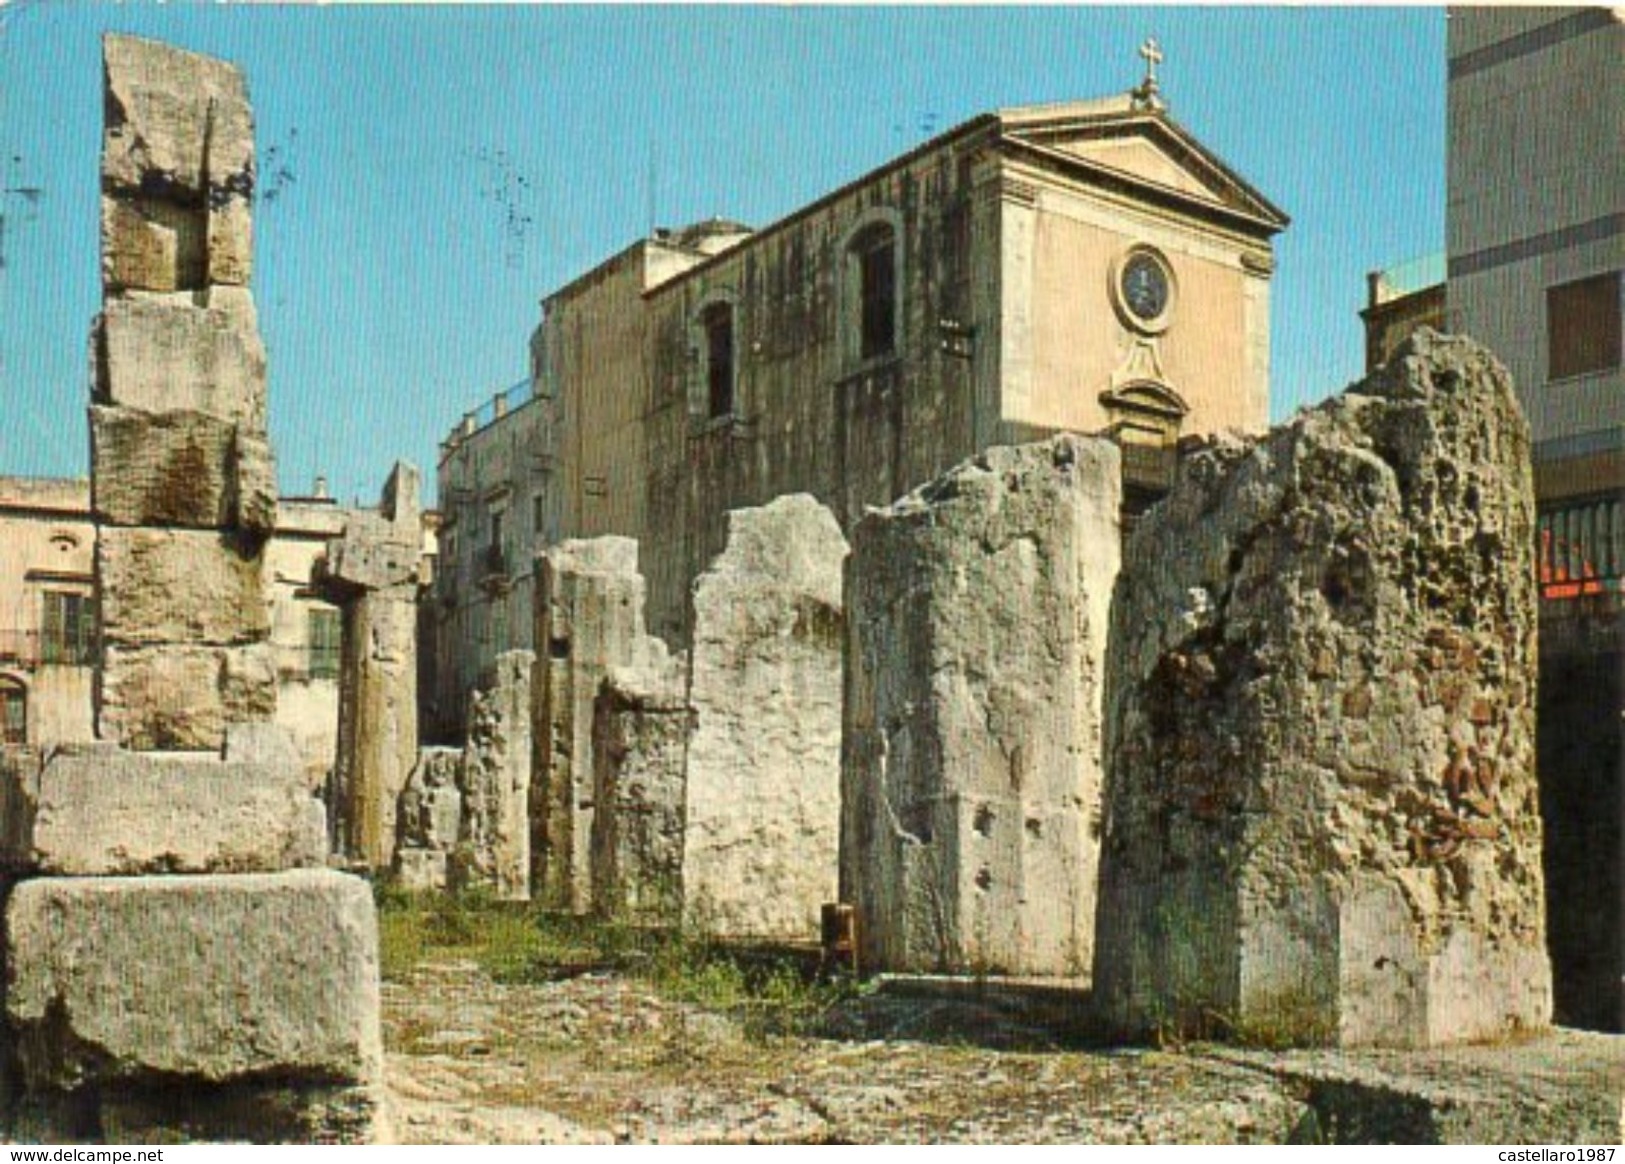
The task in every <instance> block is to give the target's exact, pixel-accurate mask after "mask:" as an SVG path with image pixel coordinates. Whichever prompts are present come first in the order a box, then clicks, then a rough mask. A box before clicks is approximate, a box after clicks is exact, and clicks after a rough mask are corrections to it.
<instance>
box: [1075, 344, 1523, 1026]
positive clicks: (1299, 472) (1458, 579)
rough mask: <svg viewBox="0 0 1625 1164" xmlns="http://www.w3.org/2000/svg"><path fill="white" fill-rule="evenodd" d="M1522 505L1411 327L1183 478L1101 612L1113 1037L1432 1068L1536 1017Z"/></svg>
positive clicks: (1504, 405)
mask: <svg viewBox="0 0 1625 1164" xmlns="http://www.w3.org/2000/svg"><path fill="white" fill-rule="evenodd" d="M1534 545H1535V537H1534V496H1533V489H1532V485H1531V471H1530V462H1529V432H1528V427H1527V426H1526V424H1525V422H1524V419H1523V417H1522V415H1521V414H1520V412H1519V409H1518V404H1517V400H1516V397H1515V396H1514V394H1513V390H1512V385H1511V383H1510V382H1509V380H1508V378H1507V375H1506V373H1505V371H1504V370H1503V369H1501V367H1500V366H1499V365H1498V364H1497V363H1496V362H1495V361H1494V359H1493V358H1492V357H1491V356H1490V355H1489V354H1488V353H1487V352H1485V351H1484V350H1483V349H1482V348H1479V347H1478V346H1477V345H1475V344H1473V343H1472V342H1471V341H1468V340H1464V339H1459V338H1451V337H1443V336H1438V335H1435V334H1433V333H1432V332H1423V333H1420V334H1419V335H1417V336H1415V337H1413V338H1412V339H1411V340H1409V341H1407V343H1406V345H1405V346H1404V347H1402V348H1401V349H1400V351H1399V353H1398V354H1397V355H1396V356H1395V358H1394V360H1393V361H1392V362H1391V363H1390V364H1389V365H1388V366H1387V367H1386V368H1384V369H1382V370H1380V371H1378V372H1376V373H1374V374H1373V375H1371V376H1369V377H1367V379H1366V380H1365V381H1363V382H1361V383H1359V384H1356V385H1355V386H1354V387H1352V388H1350V389H1349V390H1348V391H1347V392H1345V393H1344V394H1343V395H1341V396H1338V397H1336V398H1334V399H1332V400H1329V401H1327V402H1326V403H1325V404H1323V405H1321V406H1319V407H1318V408H1316V409H1314V410H1313V411H1310V412H1304V413H1300V414H1299V415H1298V416H1297V417H1295V418H1293V420H1292V421H1291V422H1290V423H1288V424H1286V425H1283V426H1281V427H1280V428H1277V429H1275V430H1273V431H1272V432H1271V433H1269V435H1268V436H1266V437H1264V438H1262V439H1261V440H1259V441H1257V442H1255V443H1249V444H1241V443H1234V442H1226V443H1220V444H1218V445H1216V446H1215V447H1213V448H1211V449H1208V450H1205V451H1203V452H1201V453H1199V454H1197V455H1196V456H1194V457H1192V458H1191V459H1189V460H1188V461H1187V462H1186V464H1185V465H1184V466H1182V468H1181V474H1180V480H1179V481H1178V483H1177V484H1176V485H1175V488H1174V489H1173V491H1172V492H1171V493H1170V494H1169V495H1168V497H1167V498H1166V499H1165V500H1164V501H1163V502H1162V504H1161V505H1159V506H1158V507H1157V508H1155V509H1154V510H1152V511H1151V512H1150V513H1149V514H1147V515H1146V517H1145V518H1144V519H1143V520H1142V524H1141V525H1140V526H1139V528H1137V529H1136V530H1135V532H1134V536H1133V538H1132V539H1131V540H1130V542H1129V544H1128V546H1127V548H1126V551H1125V559H1124V565H1123V577H1122V581H1121V584H1120V586H1119V599H1118V601H1117V603H1116V606H1115V607H1114V610H1113V614H1112V647H1111V657H1110V666H1109V668H1108V672H1107V673H1108V675H1109V676H1110V679H1109V683H1108V694H1107V702H1108V709H1109V711H1108V727H1107V732H1108V734H1107V793H1106V817H1105V840H1104V849H1103V853H1102V856H1101V874H1100V879H1101V900H1100V924H1099V931H1098V932H1099V937H1098V940H1097V943H1096V946H1095V982H1094V986H1095V997H1096V999H1097V1000H1098V1001H1099V1002H1100V1003H1101V1005H1102V1007H1103V1010H1104V1013H1105V1015H1106V1016H1107V1017H1108V1018H1109V1019H1110V1020H1111V1021H1112V1022H1113V1023H1114V1024H1115V1025H1116V1026H1118V1027H1119V1028H1122V1029H1123V1030H1124V1031H1125V1032H1126V1033H1143V1032H1147V1031H1149V1030H1150V1029H1151V1028H1153V1027H1157V1026H1161V1027H1164V1028H1172V1029H1174V1030H1176V1031H1182V1032H1184V1033H1186V1034H1188V1035H1203V1034H1226V1035H1230V1036H1232V1037H1238V1038H1241V1039H1243V1040H1248V1039H1264V1040H1268V1041H1269V1042H1271V1043H1280V1042H1283V1041H1285V1042H1292V1043H1298V1044H1323V1043H1329V1044H1336V1045H1342V1046H1355V1045H1361V1044H1367V1045H1369V1044H1387V1045H1400V1046H1430V1045H1435V1044H1440V1043H1447V1042H1455V1041H1470V1040H1479V1039H1490V1038H1496V1037H1501V1036H1505V1035H1507V1034H1510V1033H1512V1032H1515V1031H1519V1030H1529V1029H1532V1028H1539V1027H1541V1026H1544V1025H1545V1024H1546V1023H1547V1022H1548V1021H1549V1019H1550V1016H1551V969H1550V964H1549V962H1548V959H1547V956H1546V949H1545V932H1544V924H1543V923H1544V909H1543V905H1544V902H1543V885H1542V870H1541V827H1540V815H1539V810H1538V803H1537V801H1538V794H1537V788H1536V782H1535V754H1534V708H1535V699H1534V684H1535V667H1534V638H1535V571H1534V565H1533V562H1532V560H1531V555H1532V554H1533V551H1534Z"/></svg>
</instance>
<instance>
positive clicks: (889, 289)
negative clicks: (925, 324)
mask: <svg viewBox="0 0 1625 1164" xmlns="http://www.w3.org/2000/svg"><path fill="white" fill-rule="evenodd" d="M858 264H859V266H858V278H859V279H860V281H861V283H862V298H863V318H862V320H861V325H862V334H861V337H860V342H859V345H858V355H859V356H861V357H862V358H863V359H865V360H872V359H876V358H878V357H880V356H889V355H891V353H892V351H893V350H894V349H895V348H896V346H897V262H896V258H895V252H894V251H893V249H892V236H891V234H890V232H886V233H884V234H882V236H881V238H880V240H879V241H878V242H876V243H875V244H874V245H873V246H870V247H868V248H867V249H866V250H864V251H863V252H862V254H860V255H859V256H858Z"/></svg>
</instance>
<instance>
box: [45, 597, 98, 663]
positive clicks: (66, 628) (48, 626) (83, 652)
mask: <svg viewBox="0 0 1625 1164" xmlns="http://www.w3.org/2000/svg"><path fill="white" fill-rule="evenodd" d="M43 597H44V600H45V618H44V623H43V634H42V636H41V642H40V660H41V662H45V663H60V664H66V665H68V666H80V667H82V666H88V665H90V664H91V663H93V662H95V659H96V600H95V599H94V598H92V597H91V596H90V595H88V594H70V593H67V592H65V591H60V590H47V591H45V593H44V595H43Z"/></svg>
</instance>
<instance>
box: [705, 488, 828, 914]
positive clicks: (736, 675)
mask: <svg viewBox="0 0 1625 1164" xmlns="http://www.w3.org/2000/svg"><path fill="white" fill-rule="evenodd" d="M846 553H847V545H846V539H845V538H844V537H842V536H841V528H840V525H839V524H838V523H837V522H836V520H835V516H834V514H832V513H831V512H830V511H829V510H828V509H826V508H825V507H824V506H822V505H820V504H819V503H818V502H817V501H816V500H814V499H813V498H812V497H810V496H808V495H807V494H804V493H803V494H792V495H789V496H785V497H780V498H778V499H777V500H775V501H773V502H772V503H770V504H768V505H765V506H762V507H761V508H757V509H736V510H734V511H733V512H731V513H729V514H728V542H727V547H726V549H724V551H723V552H722V554H721V555H719V556H718V558H717V560H716V561H715V562H713V563H712V565H711V567H710V569H708V570H707V571H706V572H705V573H704V574H702V575H700V577H699V578H698V579H697V580H696V581H695V584H694V648H693V653H692V660H693V664H692V669H691V672H690V674H691V679H690V686H689V699H690V701H691V702H692V704H693V707H694V736H693V739H692V741H691V742H690V744H689V747H688V780H687V787H686V796H685V799H686V805H687V807H686V811H685V822H686V832H685V843H684V847H683V896H684V904H685V909H686V912H687V914H688V916H689V918H690V919H691V920H692V921H694V922H696V923H697V924H700V925H703V926H704V927H706V928H708V929H712V930H715V931H717V932H720V933H723V934H729V935H738V936H750V937H757V938H774V939H785V940H800V941H814V940H816V939H817V937H818V933H819V915H820V909H821V907H822V906H823V904H824V903H825V902H828V901H833V900H834V898H835V892H836V881H837V877H836V866H837V863H838V862H837V854H838V850H839V836H840V816H841V645H842V637H843V633H844V626H843V616H842V606H841V570H842V566H843V564H844V563H845V560H846Z"/></svg>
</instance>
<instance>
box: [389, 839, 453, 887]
mask: <svg viewBox="0 0 1625 1164" xmlns="http://www.w3.org/2000/svg"><path fill="white" fill-rule="evenodd" d="M450 858H451V850H449V849H410V848H406V847H404V846H402V847H400V848H397V849H396V850H395V883H396V884H397V885H399V886H400V887H401V888H402V889H406V890H409V891H411V892H413V893H430V892H440V891H441V890H445V889H448V888H450V885H451V870H450Z"/></svg>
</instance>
